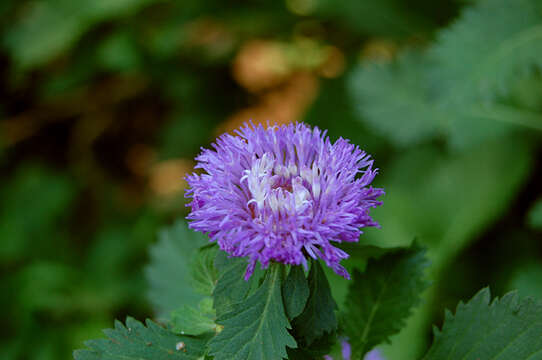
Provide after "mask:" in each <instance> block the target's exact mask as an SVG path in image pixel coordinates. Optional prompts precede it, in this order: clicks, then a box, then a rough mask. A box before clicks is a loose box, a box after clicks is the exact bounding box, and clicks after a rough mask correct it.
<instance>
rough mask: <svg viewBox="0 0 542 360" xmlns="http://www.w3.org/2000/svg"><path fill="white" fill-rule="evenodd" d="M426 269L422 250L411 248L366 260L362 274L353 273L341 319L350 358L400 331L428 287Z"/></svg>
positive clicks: (387, 339) (425, 260)
mask: <svg viewBox="0 0 542 360" xmlns="http://www.w3.org/2000/svg"><path fill="white" fill-rule="evenodd" d="M427 266H428V261H427V258H426V257H425V249H422V248H420V247H419V246H418V245H416V244H414V245H412V246H411V247H410V248H409V249H405V250H399V251H395V252H391V253H389V254H386V255H384V256H382V257H381V258H379V259H378V260H370V261H369V264H368V266H367V269H366V270H365V272H364V273H360V272H359V271H357V270H356V271H355V272H354V276H353V280H352V284H351V285H350V289H349V292H348V296H347V298H346V303H345V310H344V313H343V314H342V316H341V322H342V327H343V328H344V331H345V332H346V334H347V335H348V337H349V339H350V344H351V345H352V348H353V352H354V354H357V356H359V355H360V354H361V355H363V354H365V353H366V352H368V351H369V350H371V349H372V348H373V347H375V346H376V345H378V344H380V343H383V342H386V341H389V337H390V336H392V335H394V334H396V333H398V332H399V330H401V328H402V327H403V326H404V324H405V320H406V318H407V317H408V316H409V315H410V314H411V312H412V308H413V307H415V306H416V305H418V304H419V302H420V300H421V293H422V292H423V291H424V290H425V289H426V288H427V286H428V282H427V280H425V277H424V271H425V268H426V267H427Z"/></svg>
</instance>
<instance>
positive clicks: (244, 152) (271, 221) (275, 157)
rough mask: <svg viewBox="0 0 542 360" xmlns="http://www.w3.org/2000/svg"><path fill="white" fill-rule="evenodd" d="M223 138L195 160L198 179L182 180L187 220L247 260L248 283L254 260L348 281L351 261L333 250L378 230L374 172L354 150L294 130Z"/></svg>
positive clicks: (299, 127)
mask: <svg viewBox="0 0 542 360" xmlns="http://www.w3.org/2000/svg"><path fill="white" fill-rule="evenodd" d="M235 134H236V135H229V134H224V135H222V136H220V137H219V138H218V139H217V140H216V142H215V143H214V144H213V145H212V146H213V148H214V149H213V150H210V149H203V150H202V152H201V154H200V155H199V156H198V157H196V160H197V165H196V168H201V169H202V170H203V171H202V174H192V175H189V176H187V181H188V184H189V189H188V190H187V193H186V196H187V197H188V198H191V199H192V201H191V202H190V204H189V205H188V206H190V207H191V210H192V211H191V212H190V214H189V215H188V219H189V220H191V222H190V225H189V226H190V227H191V228H192V229H194V230H197V231H201V232H204V233H207V234H208V236H209V237H210V239H211V240H212V241H216V242H217V243H218V245H219V247H220V248H221V249H222V250H224V251H226V252H227V253H229V254H230V255H232V256H235V257H247V259H248V261H249V265H248V268H247V272H246V275H245V279H248V278H249V277H250V276H251V275H252V272H253V271H254V267H255V265H256V263H257V261H259V262H260V263H261V264H262V266H263V267H264V268H266V267H267V266H268V265H269V263H270V262H272V261H275V262H280V263H284V264H290V265H300V264H301V265H303V266H305V267H306V266H307V259H308V258H313V259H317V258H321V259H322V260H324V261H325V263H326V264H327V265H328V266H329V267H331V268H332V269H333V270H334V271H335V272H336V273H337V274H339V275H341V276H343V277H345V278H349V274H348V272H347V271H346V269H345V268H344V267H343V266H342V265H341V264H340V262H341V260H342V259H345V258H347V257H348V254H347V253H346V252H344V251H343V250H341V249H339V248H338V247H336V246H334V245H332V244H333V243H341V242H356V241H358V239H359V236H360V234H361V228H364V227H367V226H377V225H378V224H377V223H376V222H375V221H373V219H372V218H371V217H370V215H369V210H370V208H373V207H376V206H378V205H380V204H381V202H380V201H378V200H377V199H378V197H379V196H380V195H382V194H383V193H384V192H383V190H382V189H378V188H373V187H371V186H370V184H371V182H372V180H373V178H374V177H375V175H376V173H377V169H373V160H371V158H370V156H369V155H368V154H366V153H365V152H364V151H362V150H361V149H360V148H359V147H357V146H355V145H353V144H351V143H349V141H348V140H345V139H343V138H339V139H338V140H337V141H335V142H334V143H331V141H330V140H329V138H328V137H327V136H326V132H325V131H321V130H320V129H318V128H317V127H315V128H313V129H311V128H310V127H309V126H307V125H305V124H302V123H298V124H295V125H294V124H290V125H284V126H270V127H268V128H267V129H265V128H263V127H262V126H261V125H259V126H253V125H245V126H244V127H242V128H241V129H239V130H237V131H236V132H235Z"/></svg>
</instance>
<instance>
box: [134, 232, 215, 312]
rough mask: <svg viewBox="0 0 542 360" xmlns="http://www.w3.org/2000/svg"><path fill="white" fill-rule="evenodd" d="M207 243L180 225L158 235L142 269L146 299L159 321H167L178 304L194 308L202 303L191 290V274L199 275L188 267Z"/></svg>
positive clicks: (192, 289)
mask: <svg viewBox="0 0 542 360" xmlns="http://www.w3.org/2000/svg"><path fill="white" fill-rule="evenodd" d="M207 241H208V240H207V239H206V237H205V236H204V235H202V234H200V233H196V232H193V231H191V230H188V228H187V226H186V223H184V222H182V221H179V222H177V223H176V224H175V225H173V226H172V227H171V228H168V229H165V230H162V231H161V232H160V234H159V241H158V242H157V243H156V244H155V245H154V246H153V247H152V248H151V250H150V253H151V263H150V264H149V265H148V266H147V268H146V269H145V275H146V278H147V282H148V283H149V295H148V296H149V299H150V301H151V302H152V304H153V305H154V307H155V308H156V311H157V313H158V316H159V317H161V318H167V317H168V315H169V313H170V312H171V311H172V310H175V309H176V308H178V307H179V306H180V305H181V304H184V305H190V306H197V305H198V303H199V302H200V301H201V300H202V299H203V297H204V296H203V295H202V294H200V293H199V292H196V291H195V289H194V288H193V287H192V286H191V284H192V282H193V280H192V274H193V273H198V274H200V271H196V270H192V263H193V262H194V257H196V256H197V255H198V249H199V247H201V246H203V245H205V244H206V243H207ZM206 271H207V270H206ZM198 277H199V276H198Z"/></svg>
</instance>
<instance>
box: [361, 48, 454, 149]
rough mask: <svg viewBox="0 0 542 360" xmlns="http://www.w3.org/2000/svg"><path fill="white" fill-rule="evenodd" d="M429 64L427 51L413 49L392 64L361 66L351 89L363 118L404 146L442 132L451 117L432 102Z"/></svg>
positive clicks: (375, 128)
mask: <svg viewBox="0 0 542 360" xmlns="http://www.w3.org/2000/svg"><path fill="white" fill-rule="evenodd" d="M429 66H430V63H429V61H428V59H427V58H426V57H425V56H424V55H423V54H421V53H418V52H413V51H412V52H406V53H404V54H402V55H401V56H400V57H399V58H398V60H397V61H396V62H393V63H391V64H370V63H367V64H365V65H364V66H361V67H359V68H358V69H357V70H356V71H354V72H353V73H352V76H351V78H350V88H351V92H352V95H353V97H354V100H355V103H356V104H358V105H357V110H358V111H359V114H360V115H361V119H362V120H363V121H365V122H366V123H367V124H368V125H369V126H371V127H372V128H373V129H374V130H375V131H377V132H378V133H380V134H382V135H384V136H386V137H388V138H389V140H391V141H392V142H393V143H395V144H397V145H400V146H405V145H409V146H411V145H412V143H416V142H421V141H423V140H426V139H429V138H432V137H434V136H436V135H438V134H440V133H442V132H443V131H444V128H445V126H446V123H447V122H448V121H449V119H448V116H447V115H446V114H445V113H443V112H441V111H440V110H439V109H438V108H437V107H436V106H435V105H434V104H433V103H432V102H431V101H432V98H431V93H430V87H429V85H428V83H427V81H425V77H426V75H425V72H426V70H427V68H428V67H429Z"/></svg>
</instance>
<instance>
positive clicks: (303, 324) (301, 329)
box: [293, 261, 337, 347]
mask: <svg viewBox="0 0 542 360" xmlns="http://www.w3.org/2000/svg"><path fill="white" fill-rule="evenodd" d="M308 279H309V290H310V293H309V299H308V300H307V304H306V305H305V309H304V310H303V312H302V313H301V315H299V316H298V317H296V318H295V319H294V321H293V326H294V333H295V335H296V338H299V339H303V343H302V344H301V345H302V346H304V347H306V346H309V345H311V344H312V343H313V342H314V341H315V340H316V339H318V338H319V337H321V336H323V335H324V334H325V333H327V334H331V333H333V332H334V331H335V330H336V329H337V317H336V316H335V310H336V309H337V304H336V303H335V300H333V296H332V295H331V290H330V288H329V282H328V280H327V277H326V274H325V273H324V270H323V269H322V266H321V265H320V263H319V262H318V261H313V262H312V265H311V270H310V272H309V278H308Z"/></svg>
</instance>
